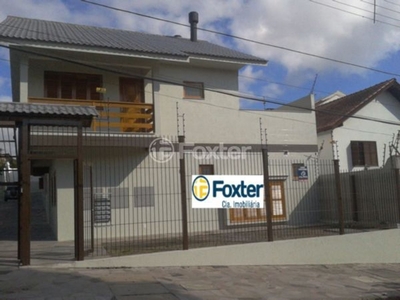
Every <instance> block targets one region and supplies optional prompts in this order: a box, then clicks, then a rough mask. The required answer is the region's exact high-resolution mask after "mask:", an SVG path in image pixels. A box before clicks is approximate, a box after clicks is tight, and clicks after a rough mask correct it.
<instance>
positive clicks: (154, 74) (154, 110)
mask: <svg viewBox="0 0 400 300" xmlns="http://www.w3.org/2000/svg"><path fill="white" fill-rule="evenodd" d="M197 22H198V15H197V13H191V14H190V24H191V35H190V38H184V37H181V36H160V35H154V34H147V33H141V32H134V31H127V30H117V29H110V28H101V27H92V26H84V25H76V24H67V23H60V22H53V21H45V20H34V19H27V18H20V17H8V18H7V19H6V20H4V21H3V22H2V23H0V42H1V43H2V44H3V45H6V46H7V47H9V49H10V60H11V78H12V98H13V101H15V102H29V103H51V104H62V105H68V104H74V105H89V106H94V107H96V109H97V110H98V113H99V115H100V117H99V118H98V119H96V120H95V121H94V123H93V126H92V128H91V131H88V132H86V135H85V141H84V158H85V166H86V167H87V168H89V169H90V174H89V173H87V176H86V179H85V180H86V181H85V193H86V196H87V197H88V199H91V201H93V197H92V196H93V194H96V195H95V196H94V198H95V199H94V200H95V201H97V200H98V203H100V204H101V203H105V206H104V207H101V208H100V214H99V216H97V217H98V218H97V219H95V220H93V219H92V223H93V222H95V223H96V222H97V223H96V224H95V225H96V226H97V225H98V227H97V229H96V230H99V231H102V232H103V233H104V232H106V234H108V235H109V236H115V237H121V236H132V235H135V236H136V235H150V234H162V233H165V232H166V230H169V231H168V232H169V233H172V232H179V231H180V230H181V229H180V225H179V224H180V220H179V217H177V216H176V215H175V214H176V212H174V211H172V209H171V207H176V208H178V207H179V203H180V196H179V191H180V190H179V180H178V178H179V168H178V165H177V163H178V160H176V159H172V160H170V161H169V162H164V163H163V164H162V163H161V164H160V163H157V162H156V161H154V159H153V158H152V157H151V155H149V149H148V148H149V147H150V144H151V142H152V141H154V140H156V139H157V138H159V137H167V138H168V139H169V140H171V141H172V142H173V144H175V146H176V143H177V140H178V138H177V136H178V135H184V136H185V142H186V143H188V144H190V145H191V146H190V147H192V148H193V146H195V145H198V146H199V145H208V146H209V147H211V148H213V147H215V146H218V145H220V143H224V144H226V145H231V146H232V145H233V146H235V147H239V148H240V147H242V146H244V147H247V148H246V149H251V152H252V153H253V154H254V153H255V154H254V155H258V157H259V158H260V159H254V160H249V161H248V163H247V164H244V163H243V162H242V161H241V162H238V161H233V162H232V161H226V160H217V159H215V158H213V159H211V160H208V161H204V160H196V159H195V157H190V158H189V162H188V163H187V165H188V166H191V168H192V169H191V171H188V172H187V173H188V187H189V186H190V183H189V181H190V172H192V174H198V173H208V174H210V173H214V174H225V175H229V174H236V175H247V174H255V175H257V174H259V175H262V163H261V147H262V145H263V144H265V141H266V137H267V139H268V149H269V155H270V157H271V158H280V159H288V158H290V159H292V160H295V159H297V160H300V161H304V160H305V159H307V158H309V157H310V156H313V155H315V153H316V152H317V138H316V129H315V128H316V127H315V113H314V112H313V110H312V109H313V108H314V99H313V97H312V96H307V97H305V98H303V99H300V100H298V101H296V102H293V103H291V104H292V106H291V107H285V106H283V107H281V108H278V109H275V110H268V111H267V110H266V111H244V110H241V109H240V101H239V95H238V89H239V83H238V72H239V70H240V69H241V68H242V67H244V66H246V65H249V64H253V65H266V63H267V61H266V60H265V59H262V58H258V57H254V56H252V55H248V54H245V53H242V52H239V51H236V50H233V49H229V48H226V47H222V46H219V45H216V44H212V43H209V42H207V41H203V40H198V39H197V32H196V24H197ZM265 133H267V134H265ZM67 135H68V134H66V133H65V134H61V133H57V134H55V133H53V137H52V138H51V139H50V138H48V139H46V141H47V142H48V143H49V145H50V144H51V145H53V144H52V143H54V144H57V146H58V147H59V148H60V149H61V148H65V147H67V146H68V145H67V144H63V143H64V142H66V138H65V136H67ZM61 137H63V138H64V139H65V141H64V140H63V138H61ZM40 140H41V139H39V138H38V139H37V141H38V143H39V141H40ZM57 141H61V142H57ZM190 147H189V146H188V147H187V149H188V151H190V149H192V148H190ZM156 151H158V150H157V149H156ZM174 151H177V152H178V150H176V149H175V150H174ZM32 163H33V166H36V167H41V168H42V169H43V167H46V168H47V171H46V175H45V178H46V186H47V189H46V193H47V204H46V209H47V214H48V218H49V221H50V223H51V224H52V227H53V230H54V233H55V235H56V237H57V239H58V240H70V239H73V230H74V228H73V201H71V199H72V198H73V196H74V182H73V176H72V175H73V164H72V163H71V162H70V161H67V160H63V159H60V160H54V161H46V162H44V161H43V162H32ZM239 163H241V164H242V165H245V167H243V166H242V167H234V164H239ZM298 165H299V164H298ZM310 172H311V170H310ZM271 176H275V178H278V179H279V182H277V183H276V184H275V186H274V189H279V193H278V192H275V193H274V195H281V196H279V197H281V198H279V199H276V202H279V201H280V203H278V204H277V207H279V209H278V210H277V212H276V214H277V217H280V220H282V221H287V220H290V217H291V213H292V212H293V211H294V210H295V208H296V205H297V203H298V202H300V201H301V200H302V198H303V197H304V195H305V194H306V192H304V193H303V194H301V193H297V194H296V195H290V194H288V197H292V198H293V199H292V201H291V202H290V203H291V204H290V205H285V203H284V202H285V199H283V197H284V196H283V195H285V193H284V189H285V188H286V187H288V186H289V187H290V185H291V184H292V183H293V182H295V180H296V179H295V178H294V177H296V170H295V171H293V168H292V167H290V168H286V169H283V168H282V169H281V170H279V171H276V172H275V173H274V172H271ZM310 178H311V176H310ZM188 190H190V189H189V188H188ZM96 197H97V198H96ZM101 201H103V202H101ZM107 201H108V202H107ZM85 207H86V206H85ZM189 209H190V206H189ZM89 210H90V209H88V214H90V213H89ZM238 211H239V210H238ZM213 213H214V212H213ZM95 217H96V216H95ZM190 217H191V218H196V213H193V212H192V210H191V214H190ZM218 217H219V215H218V212H217V210H215V218H214V219H215V220H217V219H218ZM146 218H148V219H151V220H152V222H151V224H152V226H148V225H146V224H149V222H147V223H146V221H145V220H146ZM226 218H227V219H228V220H227V221H226V224H228V225H229V224H234V225H235V224H236V225H237V224H243V223H245V222H246V218H249V219H251V220H254V219H256V220H257V218H258V219H259V221H260V222H262V221H263V220H264V221H265V214H261V213H256V214H250V213H248V212H246V211H245V210H243V211H242V212H240V213H235V214H229V213H228V214H227V215H226ZM210 219H211V217H210ZM214 219H213V220H214ZM96 220H97V221H96ZM167 221H168V222H176V224H177V225H176V226H171V227H167V226H166V225H165V224H166V223H165V222H167ZM220 223H221V222H218V221H215V223H213V224H212V225H210V226H208V227H207V228H203V229H201V228H197V227H196V226H195V222H192V225H193V226H192V227H190V228H191V230H205V229H207V230H208V229H210V230H211V229H212V230H215V229H218V228H219V226H220ZM226 224H225V225H226Z"/></svg>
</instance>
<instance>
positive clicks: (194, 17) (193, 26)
mask: <svg viewBox="0 0 400 300" xmlns="http://www.w3.org/2000/svg"><path fill="white" fill-rule="evenodd" d="M189 23H190V40H191V41H192V42H197V23H199V14H198V13H197V12H195V11H191V12H190V13H189Z"/></svg>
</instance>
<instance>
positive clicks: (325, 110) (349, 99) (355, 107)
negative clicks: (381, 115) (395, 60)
mask: <svg viewBox="0 0 400 300" xmlns="http://www.w3.org/2000/svg"><path fill="white" fill-rule="evenodd" d="M385 91H389V92H391V93H392V94H393V95H394V96H395V97H397V98H398V99H399V100H400V85H399V83H397V81H396V79H394V78H392V79H390V80H387V81H384V82H381V83H378V84H376V85H374V86H371V87H369V88H366V89H364V90H361V91H358V92H355V93H353V94H350V95H347V96H344V97H342V98H339V99H337V100H334V101H331V102H328V103H326V104H324V103H323V102H317V103H316V106H315V108H316V119H317V132H323V131H326V130H330V129H334V128H336V127H339V126H342V125H343V122H344V121H346V120H347V119H348V118H349V117H350V116H352V115H354V114H355V113H356V112H358V111H359V110H360V109H361V108H363V107H364V106H365V105H367V104H368V103H370V102H371V101H372V100H373V99H375V98H376V97H377V96H378V95H379V94H381V93H383V92H385Z"/></svg>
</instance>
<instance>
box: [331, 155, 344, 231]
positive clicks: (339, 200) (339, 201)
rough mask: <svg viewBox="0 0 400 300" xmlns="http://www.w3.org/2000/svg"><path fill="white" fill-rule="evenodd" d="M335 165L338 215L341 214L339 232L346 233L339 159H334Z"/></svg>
mask: <svg viewBox="0 0 400 300" xmlns="http://www.w3.org/2000/svg"><path fill="white" fill-rule="evenodd" d="M333 166H334V169H335V183H336V196H337V205H338V215H339V233H340V234H344V214H343V199H342V186H341V184H340V170H339V160H338V159H334V160H333Z"/></svg>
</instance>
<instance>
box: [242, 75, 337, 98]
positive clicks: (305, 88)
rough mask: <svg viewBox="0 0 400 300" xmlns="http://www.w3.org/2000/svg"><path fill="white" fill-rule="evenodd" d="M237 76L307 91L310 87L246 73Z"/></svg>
mask: <svg viewBox="0 0 400 300" xmlns="http://www.w3.org/2000/svg"><path fill="white" fill-rule="evenodd" d="M239 77H242V78H248V79H251V80H257V81H264V82H268V83H271V84H277V85H282V86H286V87H290V88H295V89H300V90H306V91H309V90H310V88H308V87H302V86H298V85H293V84H289V83H282V82H277V81H271V80H268V79H265V78H259V77H252V76H246V75H239ZM314 91H315V92H318V93H321V94H327V95H328V94H331V92H326V91H320V90H314Z"/></svg>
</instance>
